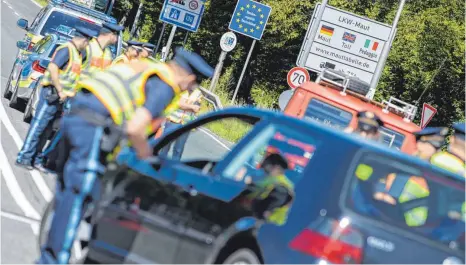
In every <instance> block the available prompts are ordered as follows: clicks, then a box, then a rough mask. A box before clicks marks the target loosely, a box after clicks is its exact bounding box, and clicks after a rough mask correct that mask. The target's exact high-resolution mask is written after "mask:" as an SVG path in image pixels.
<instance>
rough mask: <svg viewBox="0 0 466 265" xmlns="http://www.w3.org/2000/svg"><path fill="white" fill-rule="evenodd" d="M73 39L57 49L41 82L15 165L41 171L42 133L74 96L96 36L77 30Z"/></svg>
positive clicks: (87, 31)
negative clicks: (85, 51)
mask: <svg viewBox="0 0 466 265" xmlns="http://www.w3.org/2000/svg"><path fill="white" fill-rule="evenodd" d="M74 32H75V37H73V38H72V39H71V41H69V42H67V43H65V44H63V45H62V46H60V47H58V48H57V50H56V51H55V53H54V55H53V57H52V61H51V62H50V64H49V66H48V68H47V71H46V72H45V74H44V77H43V79H42V82H41V85H42V88H41V91H40V97H39V103H38V105H37V111H36V114H35V115H34V118H33V119H32V121H31V125H30V127H29V131H28V134H27V136H26V140H25V141H24V144H23V147H22V148H21V151H20V152H19V154H18V156H17V158H16V164H17V165H19V166H23V167H26V168H27V169H32V166H33V165H34V166H35V167H36V168H38V169H40V170H42V167H43V165H42V159H43V157H42V156H41V155H40V154H39V152H40V151H42V150H38V149H39V142H40V140H41V137H43V134H44V132H45V129H46V128H47V126H48V125H49V124H51V121H52V120H53V119H54V118H55V116H56V113H57V112H58V111H59V107H60V104H61V103H63V102H64V101H65V100H66V98H67V97H69V96H73V95H74V93H75V86H76V83H77V80H78V79H79V76H80V72H81V54H80V51H81V50H83V49H84V48H85V47H86V46H87V44H88V42H89V38H92V37H94V36H96V35H97V32H93V31H92V30H90V29H86V28H81V27H77V28H76V29H75V31H74Z"/></svg>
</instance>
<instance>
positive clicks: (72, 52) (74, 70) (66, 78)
mask: <svg viewBox="0 0 466 265" xmlns="http://www.w3.org/2000/svg"><path fill="white" fill-rule="evenodd" d="M61 49H68V51H69V60H68V64H67V66H66V67H65V69H63V70H61V69H59V70H58V78H59V82H60V85H61V86H62V88H63V93H65V94H66V95H67V96H69V97H73V96H74V95H75V94H76V85H77V82H78V79H79V77H80V74H81V63H82V59H81V54H80V53H79V51H78V50H77V49H76V47H75V46H74V44H73V43H71V42H67V43H65V44H63V45H61V46H60V47H58V48H57V50H56V51H55V53H54V55H53V57H55V55H56V54H57V52H58V51H59V50H61ZM53 57H52V60H53ZM41 84H42V86H48V85H52V77H51V75H50V72H49V70H46V71H45V74H44V77H43V78H42V82H41Z"/></svg>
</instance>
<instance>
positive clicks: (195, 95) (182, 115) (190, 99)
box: [167, 88, 202, 124]
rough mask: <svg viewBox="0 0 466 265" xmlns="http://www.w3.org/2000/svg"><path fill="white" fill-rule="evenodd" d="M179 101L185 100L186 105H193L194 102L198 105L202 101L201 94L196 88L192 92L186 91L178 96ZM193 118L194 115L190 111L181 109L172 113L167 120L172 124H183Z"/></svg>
mask: <svg viewBox="0 0 466 265" xmlns="http://www.w3.org/2000/svg"><path fill="white" fill-rule="evenodd" d="M180 98H181V99H183V98H184V99H186V101H187V103H188V104H194V103H196V102H198V103H200V101H201V99H202V92H201V90H199V89H198V88H196V89H195V90H194V91H193V92H191V93H189V92H188V91H185V92H183V93H182V94H181V95H180ZM194 118H195V116H194V113H193V112H191V111H186V110H182V109H177V110H175V111H173V112H172V113H171V114H170V115H169V116H168V117H167V119H168V120H169V121H171V122H174V123H180V124H185V123H187V122H189V121H191V120H193V119H194Z"/></svg>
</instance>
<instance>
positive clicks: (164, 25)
mask: <svg viewBox="0 0 466 265" xmlns="http://www.w3.org/2000/svg"><path fill="white" fill-rule="evenodd" d="M166 26H167V23H165V22H164V23H163V26H162V32H161V33H160V36H159V40H158V41H157V47H156V48H155V51H154V54H157V53H158V52H159V47H160V43H161V42H162V37H163V34H164V33H165V27H166Z"/></svg>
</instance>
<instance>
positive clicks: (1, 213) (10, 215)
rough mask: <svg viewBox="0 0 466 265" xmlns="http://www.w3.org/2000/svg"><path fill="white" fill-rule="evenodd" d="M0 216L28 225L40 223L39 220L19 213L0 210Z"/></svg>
mask: <svg viewBox="0 0 466 265" xmlns="http://www.w3.org/2000/svg"><path fill="white" fill-rule="evenodd" d="M0 216H1V217H5V218H8V219H11V220H15V221H18V222H22V223H25V224H30V225H36V224H39V223H40V220H35V219H30V218H27V217H24V216H22V215H19V214H15V213H9V212H4V211H0Z"/></svg>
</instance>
